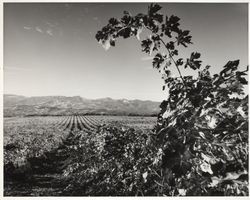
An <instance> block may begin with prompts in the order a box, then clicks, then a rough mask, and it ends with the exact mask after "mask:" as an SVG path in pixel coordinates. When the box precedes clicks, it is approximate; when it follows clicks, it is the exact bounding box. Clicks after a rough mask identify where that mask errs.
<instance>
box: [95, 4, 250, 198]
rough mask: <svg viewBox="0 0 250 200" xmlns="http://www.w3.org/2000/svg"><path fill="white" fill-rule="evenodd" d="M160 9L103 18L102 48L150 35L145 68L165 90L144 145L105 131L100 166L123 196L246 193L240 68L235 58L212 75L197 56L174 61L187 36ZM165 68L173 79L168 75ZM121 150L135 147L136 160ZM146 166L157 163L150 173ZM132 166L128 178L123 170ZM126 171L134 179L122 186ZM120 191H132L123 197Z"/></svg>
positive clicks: (245, 122) (245, 118)
mask: <svg viewBox="0 0 250 200" xmlns="http://www.w3.org/2000/svg"><path fill="white" fill-rule="evenodd" d="M160 10H161V6H159V5H158V4H151V5H150V6H149V7H148V12H147V13H146V14H142V13H140V14H137V15H135V16H132V15H131V14H130V13H129V12H127V11H125V12H124V16H123V17H122V18H121V19H115V18H111V19H110V20H109V23H108V25H106V26H105V27H103V28H102V30H101V31H98V32H97V34H96V39H97V40H98V42H99V43H101V44H102V45H103V47H104V48H105V49H106V50H107V49H108V48H110V47H111V46H115V43H116V41H117V39H118V38H119V37H122V38H129V37H131V36H135V37H137V38H138V40H140V33H141V32H142V30H146V32H147V33H150V35H149V37H148V38H146V39H144V40H142V41H141V48H142V51H143V52H145V53H147V54H150V55H152V54H154V59H153V63H152V65H153V67H154V68H156V69H158V70H159V72H161V73H162V78H163V79H164V83H165V84H164V86H163V89H166V88H167V89H168V98H167V99H166V100H165V101H163V102H162V103H161V112H160V114H159V116H158V123H157V126H156V128H155V130H154V132H153V134H152V135H150V134H148V135H146V136H145V137H146V138H148V139H147V141H148V142H145V140H144V139H143V137H141V136H139V135H138V134H135V135H134V134H133V133H131V132H129V131H128V132H126V134H125V135H128V136H126V137H135V138H133V139H132V140H129V138H126V137H125V136H124V135H123V134H122V133H121V132H120V130H119V129H116V130H112V131H111V130H110V131H111V133H112V134H111V135H110V136H109V139H108V141H106V143H105V147H109V145H110V147H109V148H108V149H107V150H108V151H109V152H110V154H111V155H112V156H110V157H106V159H108V160H107V163H108V166H109V167H110V165H112V164H114V165H115V164H116V166H117V167H118V166H119V167H118V168H119V170H122V172H123V173H122V176H120V177H119V176H118V175H120V173H119V172H117V171H115V175H116V176H118V178H117V177H116V178H115V179H114V180H115V185H117V184H120V182H124V184H121V185H123V191H121V190H117V191H121V192H120V193H119V194H123V195H248V95H247V96H246V94H245V93H244V85H247V84H248V82H247V80H246V78H245V76H247V74H246V72H247V71H248V69H246V70H245V71H239V69H238V67H239V60H235V61H229V62H228V63H227V64H226V65H225V66H224V67H223V69H222V70H221V72H220V73H218V74H213V75H212V74H211V73H210V72H209V68H210V66H205V67H202V66H201V64H202V62H201V60H199V58H200V56H201V55H200V54H199V53H197V52H193V53H191V55H190V57H189V58H187V59H183V58H180V57H178V53H179V52H178V48H179V47H181V46H182V47H187V46H188V45H189V44H192V41H191V38H192V37H191V35H190V32H189V31H188V30H182V29H181V28H180V24H179V21H180V19H179V18H178V17H177V16H173V15H172V16H170V17H169V16H167V15H162V14H161V13H160V12H159V11H160ZM173 68H175V70H176V71H177V72H178V74H179V77H176V76H172V75H171V71H173V70H174V69H173ZM185 68H191V69H193V70H197V71H198V75H197V77H194V76H183V75H182V74H181V71H182V70H183V69H185ZM131 135H132V136H131ZM120 137H121V139H119V138H120ZM136 138H137V139H136ZM138 140H139V141H138ZM116 144H117V145H116ZM129 145H132V146H133V145H135V146H136V145H139V146H140V147H139V149H140V151H139V156H138V157H137V154H132V155H130V156H128V158H126V157H124V155H126V154H125V153H126V151H124V149H123V150H119V149H120V148H126V147H127V146H129ZM131 148H132V147H129V148H128V149H130V150H129V151H132V152H133V148H132V150H131ZM104 149H106V148H104ZM145 149H147V150H145ZM145 152H146V153H145ZM105 155H106V154H105ZM107 155H109V154H108V153H107ZM122 155H123V156H122ZM127 159H129V161H128V164H127ZM153 160H157V164H155V165H153V166H154V167H152V161H153ZM104 163H105V162H104ZM142 163H143V164H142ZM104 168H105V169H107V167H104ZM133 168H136V169H137V170H136V173H133V172H131V171H130V170H131V169H133ZM110 169H112V167H111V168H110ZM112 172H113V171H112ZM137 172H138V173H137ZM126 173H130V174H132V175H133V177H134V176H135V174H138V179H132V180H131V179H130V184H129V185H127V184H126V183H127V179H126V178H127V177H126V176H124V174H126ZM105 174H106V173H105ZM111 174H113V173H111ZM111 174H110V176H111ZM112 176H113V175H112ZM109 178H110V177H109ZM143 178H144V181H142V180H143ZM140 179H141V181H139V182H138V180H140ZM131 181H132V182H131ZM131 185H133V186H135V187H136V188H137V189H136V191H135V190H133V186H131ZM121 187H122V186H121ZM127 187H128V188H129V187H132V189H131V190H129V191H131V192H129V191H126V188H127ZM114 188H115V187H114V185H113V186H112V187H110V189H107V190H106V191H111V190H113V189H114Z"/></svg>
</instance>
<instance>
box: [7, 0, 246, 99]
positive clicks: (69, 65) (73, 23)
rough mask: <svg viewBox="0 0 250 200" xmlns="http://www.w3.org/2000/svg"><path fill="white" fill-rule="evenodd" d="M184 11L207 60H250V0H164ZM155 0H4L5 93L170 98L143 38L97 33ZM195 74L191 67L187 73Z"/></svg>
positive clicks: (216, 63)
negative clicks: (104, 39)
mask: <svg viewBox="0 0 250 200" xmlns="http://www.w3.org/2000/svg"><path fill="white" fill-rule="evenodd" d="M160 5H161V6H162V7H163V8H162V10H161V13H162V14H167V15H168V16H170V15H172V14H173V15H176V16H178V17H179V18H181V21H180V24H181V25H180V27H181V28H183V29H187V30H190V31H191V35H192V36H193V37H192V41H193V43H194V44H193V45H191V46H190V47H188V48H186V49H183V50H181V52H180V54H181V55H182V57H184V58H187V57H189V56H190V53H191V52H192V51H197V52H200V53H201V60H202V61H203V66H205V65H211V71H212V73H216V72H219V71H220V70H221V69H222V67H223V66H224V65H225V64H226V63H227V61H229V60H236V59H240V66H241V67H240V69H245V68H246V66H247V65H248V5H247V4H246V3H233V4H232V3H160ZM147 6H148V4H147V3H68V4H67V3H4V57H3V58H4V93H5V94H17V95H24V96H50V95H63V96H82V97H85V98H90V99H96V98H105V97H111V98H114V99H123V98H126V99H141V100H153V101H162V100H163V99H166V96H167V94H166V91H162V85H163V80H162V79H161V75H160V74H159V73H158V72H157V71H156V70H155V69H153V68H152V59H151V57H150V56H148V55H147V54H145V53H143V52H141V49H140V41H138V40H137V39H136V38H135V37H133V38H129V39H126V40H124V39H119V40H118V42H117V43H116V47H114V48H110V49H109V50H108V51H105V50H104V48H103V47H102V46H101V45H100V44H99V43H98V42H97V40H96V39H95V34H96V32H97V31H98V30H100V29H101V28H102V27H103V26H105V25H106V24H107V22H108V20H109V19H110V18H111V17H118V18H119V17H121V16H122V14H123V11H124V10H127V11H129V12H130V13H131V14H132V15H136V14H138V13H146V11H147ZM188 74H191V75H194V74H195V72H194V71H191V70H188V71H185V72H184V75H188Z"/></svg>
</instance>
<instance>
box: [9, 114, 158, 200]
mask: <svg viewBox="0 0 250 200" xmlns="http://www.w3.org/2000/svg"><path fill="white" fill-rule="evenodd" d="M155 122H156V119H155V118H152V117H117V116H81V115H72V116H62V117H60V116H58V117H57V116H54V117H53V116H50V117H24V118H5V119H4V184H5V186H4V187H5V190H4V193H5V195H6V196H13V195H14V196H15V195H17V196H20V195H21V196H22V195H28V196H30V195H31V196H37V195H46V196H48V195H51V196H55V195H67V194H69V193H70V194H72V193H74V192H75V193H76V194H75V195H78V194H82V193H81V192H79V191H74V190H75V189H73V188H71V187H72V184H76V180H75V179H76V177H75V175H76V172H77V171H78V170H79V168H80V167H81V165H82V164H86V163H85V162H83V159H84V160H85V159H86V158H87V157H88V156H94V155H95V154H96V153H97V152H94V150H95V148H96V151H99V150H101V146H102V144H104V140H105V137H106V134H104V132H103V131H104V129H107V127H109V126H110V124H112V125H115V126H120V127H122V128H123V129H124V131H127V130H128V129H131V127H135V128H137V129H138V128H140V129H141V130H144V131H149V130H150V129H152V128H153V126H154V124H155ZM133 130H134V129H133ZM91 145H94V146H91ZM90 150H93V152H89V151H90ZM86 151H88V154H87V152H86ZM84 152H85V154H84ZM86 154H87V155H86ZM91 168H92V166H91V165H90V166H88V170H93V169H91ZM83 195H84V193H83Z"/></svg>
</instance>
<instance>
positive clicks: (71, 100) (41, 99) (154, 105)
mask: <svg viewBox="0 0 250 200" xmlns="http://www.w3.org/2000/svg"><path fill="white" fill-rule="evenodd" d="M159 105H160V103H159V102H153V101H142V100H127V99H119V100H115V99H111V98H102V99H86V98H82V97H80V96H73V97H65V96H38V97H25V96H19V95H10V94H5V95H4V116H5V117H8V116H31V115H71V114H97V115H147V116H151V115H156V114H157V113H158V112H159V110H160V108H159Z"/></svg>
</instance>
